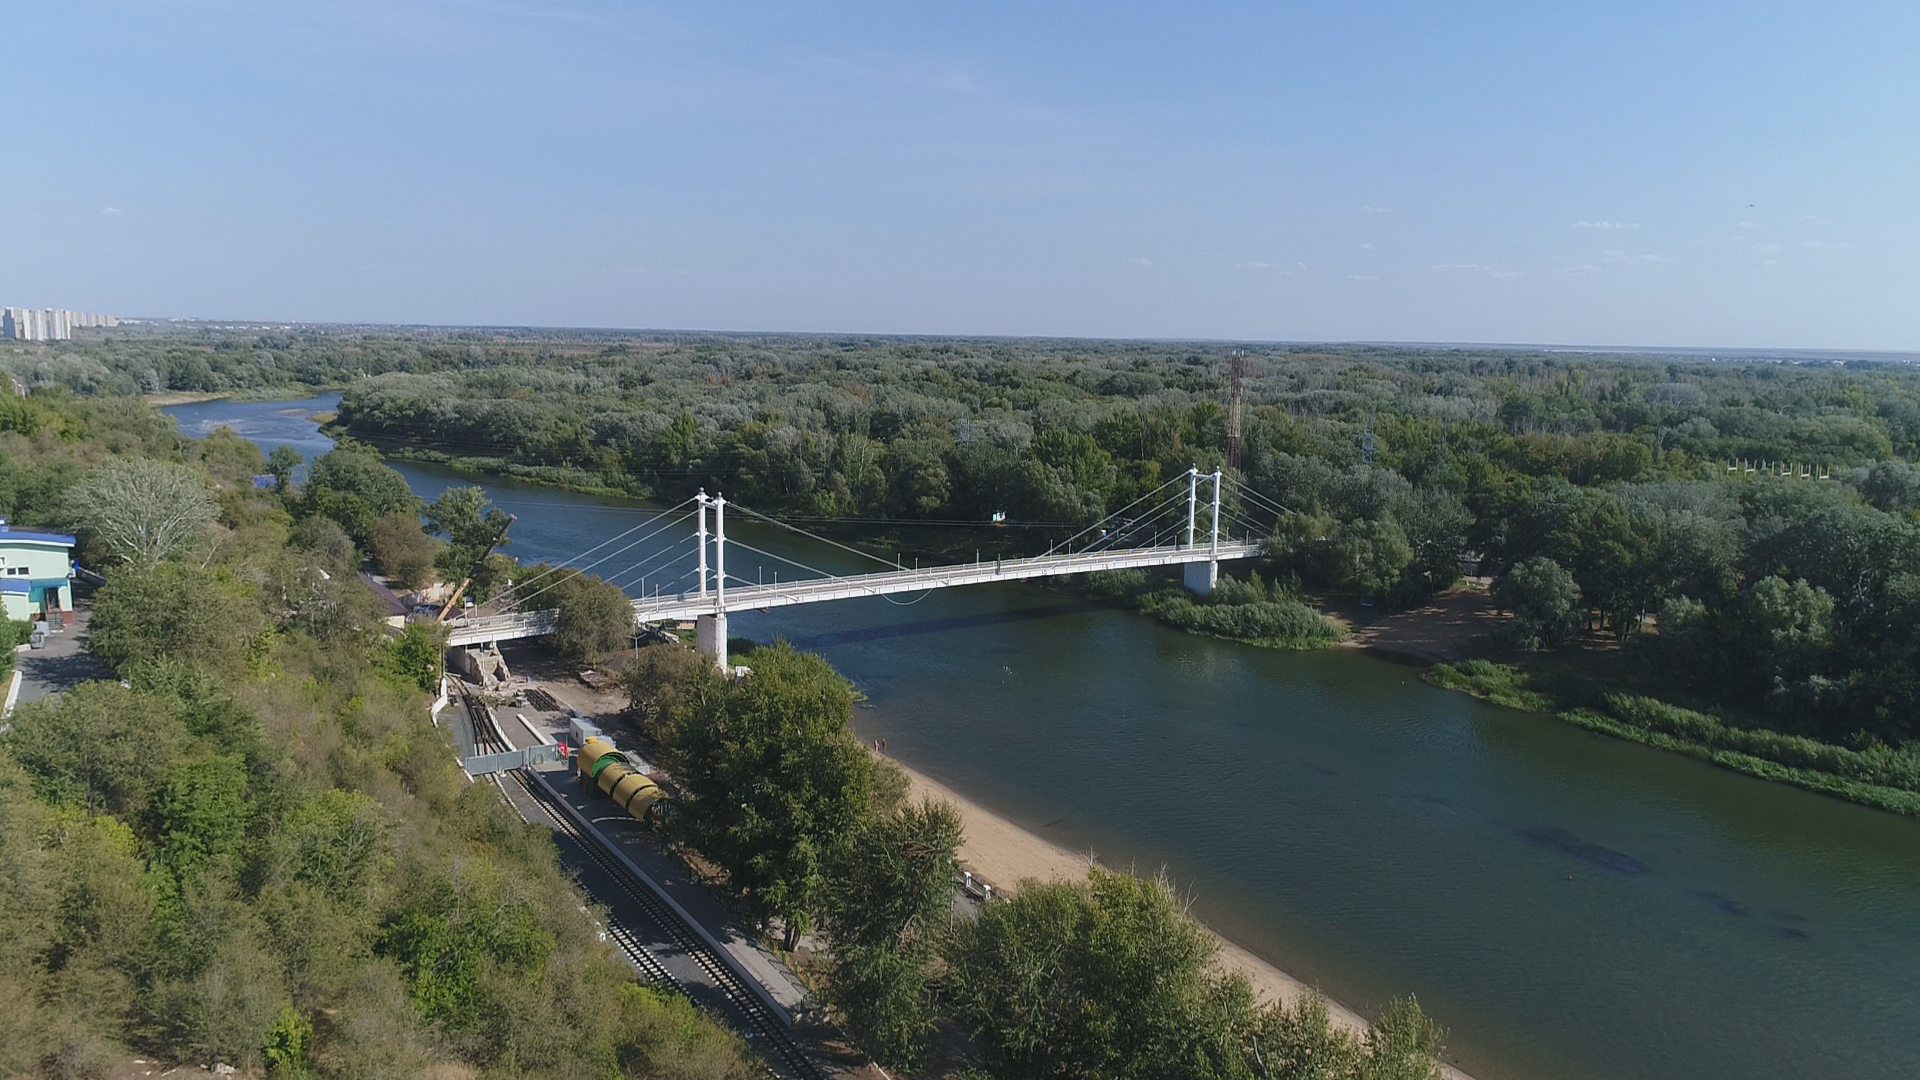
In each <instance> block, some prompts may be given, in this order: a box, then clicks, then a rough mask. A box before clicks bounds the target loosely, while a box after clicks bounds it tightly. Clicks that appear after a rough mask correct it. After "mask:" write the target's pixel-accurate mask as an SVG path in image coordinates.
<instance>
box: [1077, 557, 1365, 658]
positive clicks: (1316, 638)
mask: <svg viewBox="0 0 1920 1080" xmlns="http://www.w3.org/2000/svg"><path fill="white" fill-rule="evenodd" d="M1164 584H1165V583H1164V580H1162V581H1156V580H1155V579H1154V578H1152V577H1149V576H1148V575H1147V573H1146V572H1145V571H1142V570H1112V571H1103V572H1100V573H1093V574H1087V575H1084V576H1082V577H1079V578H1076V579H1074V584H1073V586H1072V587H1073V588H1075V589H1076V590H1077V591H1079V592H1083V593H1087V594H1090V595H1093V596H1098V597H1100V598H1101V599H1104V600H1111V601H1113V602H1115V603H1117V604H1121V605H1123V606H1126V607H1130V608H1132V609H1134V610H1135V611H1138V612H1140V613H1141V614H1142V615H1146V616H1148V617H1149V618H1152V619H1154V620H1156V621H1158V622H1160V623H1163V624H1165V625H1167V626H1171V627H1173V628H1174V629H1176V630H1185V631H1187V632H1188V633H1192V634H1202V635H1205V636H1207V637H1216V638H1221V639H1223V640H1226V641H1238V642H1243V643H1245V644H1248V645H1259V646H1262V647H1264V648H1269V649H1322V648H1325V647H1327V646H1329V645H1333V644H1336V643H1338V642H1339V641H1340V640H1341V639H1342V638H1344V637H1346V631H1345V630H1344V629H1343V628H1341V627H1340V625H1339V624H1337V623H1335V622H1333V621H1332V620H1330V619H1328V618H1327V617H1326V616H1324V615H1322V614H1320V613H1319V612H1318V611H1315V610H1314V609H1313V608H1311V607H1309V606H1308V605H1306V604H1304V603H1301V602H1300V601H1299V600H1297V599H1295V598H1294V597H1292V596H1289V595H1287V594H1286V593H1285V592H1284V591H1282V590H1280V589H1277V588H1273V587H1270V586H1268V585H1267V584H1266V583H1265V582H1264V581H1262V580H1261V579H1260V578H1259V576H1258V575H1257V574H1256V575H1251V576H1249V577H1248V578H1246V579H1245V580H1241V579H1237V578H1231V577H1224V576H1223V577H1221V578H1220V580H1219V583H1218V584H1217V585H1216V586H1215V587H1214V590H1213V594H1212V595H1211V596H1207V597H1204V598H1199V597H1195V596H1194V595H1193V594H1192V593H1190V592H1187V591H1186V590H1185V589H1184V588H1181V587H1178V586H1175V587H1171V588H1167V587H1156V586H1157V585H1161V586H1163V585H1164Z"/></svg>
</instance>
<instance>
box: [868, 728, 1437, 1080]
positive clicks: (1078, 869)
mask: <svg viewBox="0 0 1920 1080" xmlns="http://www.w3.org/2000/svg"><path fill="white" fill-rule="evenodd" d="M895 764H898V762H896V763H895ZM901 768H903V769H905V770H906V773H907V778H908V779H909V780H911V781H912V782H913V798H915V799H920V798H933V799H942V800H945V801H947V802H950V803H952V804H953V806H954V808H955V809H957V810H958V811H959V812H960V820H961V822H962V824H963V825H964V826H965V827H966V839H965V841H963V842H962V843H961V845H960V863H961V865H962V866H963V867H965V868H966V869H968V870H971V871H973V873H974V875H975V876H977V877H980V878H984V879H985V880H986V881H988V882H990V883H991V884H992V885H993V887H994V888H995V889H996V890H998V889H1011V888H1013V887H1014V886H1015V884H1017V883H1018V882H1020V881H1021V880H1023V879H1026V878H1032V879H1035V880H1037V881H1078V880H1080V879H1081V878H1083V877H1085V876H1086V872H1087V856H1086V855H1084V854H1076V853H1075V852H1071V851H1068V850H1067V849H1066V848H1063V847H1061V846H1059V845H1058V844H1054V843H1051V842H1049V841H1047V840H1044V839H1042V838H1041V837H1038V836H1035V835H1034V834H1033V833H1030V832H1028V831H1027V830H1025V829H1023V828H1021V827H1020V826H1018V825H1015V824H1014V823H1013V822H1011V821H1008V820H1007V819H1006V818H1003V817H1001V816H1000V815H999V814H996V813H994V812H993V811H991V810H988V809H986V808H985V807H983V806H981V805H980V804H978V803H976V802H973V801H972V800H970V799H968V798H966V797H964V796H962V795H959V794H957V793H955V792H954V790H953V789H952V788H949V787H947V786H946V785H945V784H942V783H940V782H939V781H937V780H933V779H930V778H929V777H926V776H923V775H921V774H920V773H917V772H915V771H913V770H912V769H907V768H906V766H904V765H902V766H901ZM1214 937H1215V938H1218V939H1219V941H1220V957H1219V964H1220V966H1221V967H1222V968H1223V969H1225V970H1227V971H1232V972H1238V973H1240V974H1242V975H1245V976H1246V977H1247V981H1248V982H1249V983H1251V984H1253V991H1254V994H1255V995H1256V996H1258V997H1259V998H1261V999H1262V1000H1265V1001H1279V1002H1284V1003H1286V1004H1288V1005H1291V1004H1293V1003H1294V1002H1296V1001H1298V1000H1300V998H1302V997H1304V996H1305V995H1306V994H1308V993H1310V992H1311V988H1310V987H1309V986H1307V984H1306V983H1303V982H1301V981H1300V980H1299V979H1296V978H1294V977H1293V976H1291V975H1289V974H1287V973H1286V972H1284V971H1281V970H1280V969H1279V968H1277V967H1274V966H1273V965H1272V964H1270V963H1268V962H1267V961H1265V960H1262V959H1261V958H1260V957H1258V956H1255V955H1254V954H1253V953H1251V952H1249V951H1247V950H1246V949H1244V948H1241V947H1240V946H1239V945H1236V944H1234V943H1233V942H1231V941H1228V940H1227V939H1226V938H1223V937H1220V935H1219V934H1217V933H1216V934H1214ZM1327 1011H1328V1012H1329V1013H1330V1014H1331V1015H1332V1018H1333V1022H1334V1023H1335V1024H1338V1025H1340V1026H1341V1027H1344V1028H1347V1029H1349V1030H1352V1031H1355V1032H1361V1031H1365V1030H1366V1027H1367V1021H1366V1019H1365V1018H1364V1017H1362V1016H1361V1015H1360V1014H1359V1013H1357V1012H1354V1011H1353V1010H1352V1009H1349V1008H1347V1007H1346V1006H1344V1005H1342V1004H1340V1003H1339V1002H1337V1001H1332V1000H1329V1001H1328V1002H1327ZM1442 1068H1443V1069H1444V1071H1445V1073H1446V1075H1447V1076H1448V1077H1449V1078H1450V1080H1471V1078H1470V1077H1468V1076H1467V1075H1466V1074H1465V1073H1462V1072H1460V1071H1459V1070H1457V1069H1455V1068H1453V1067H1452V1066H1442Z"/></svg>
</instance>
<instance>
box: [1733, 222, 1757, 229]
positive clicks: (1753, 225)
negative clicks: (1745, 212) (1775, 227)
mask: <svg viewBox="0 0 1920 1080" xmlns="http://www.w3.org/2000/svg"><path fill="white" fill-rule="evenodd" d="M1733 227H1734V228H1736V229H1757V228H1759V227H1760V225H1759V223H1758V222H1753V221H1736V222H1734V223H1733Z"/></svg>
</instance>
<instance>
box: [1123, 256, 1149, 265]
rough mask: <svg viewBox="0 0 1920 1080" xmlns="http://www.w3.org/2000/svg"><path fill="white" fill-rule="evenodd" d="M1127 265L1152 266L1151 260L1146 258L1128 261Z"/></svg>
mask: <svg viewBox="0 0 1920 1080" xmlns="http://www.w3.org/2000/svg"><path fill="white" fill-rule="evenodd" d="M1127 265H1128V266H1152V265H1153V260H1152V259H1149V258H1146V257H1145V256H1142V257H1141V258H1138V259H1128V260H1127Z"/></svg>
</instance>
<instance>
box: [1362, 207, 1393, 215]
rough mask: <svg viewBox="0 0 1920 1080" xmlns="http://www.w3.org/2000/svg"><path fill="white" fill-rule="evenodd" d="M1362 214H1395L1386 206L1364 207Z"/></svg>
mask: <svg viewBox="0 0 1920 1080" xmlns="http://www.w3.org/2000/svg"><path fill="white" fill-rule="evenodd" d="M1360 212H1361V213H1363V214H1391V213H1393V211H1392V210H1390V209H1388V208H1387V207H1384V206H1363V207H1361V208H1360Z"/></svg>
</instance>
